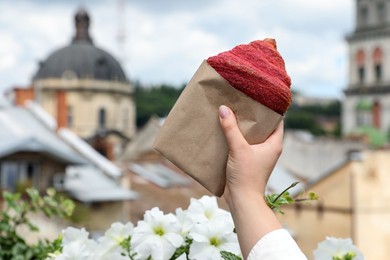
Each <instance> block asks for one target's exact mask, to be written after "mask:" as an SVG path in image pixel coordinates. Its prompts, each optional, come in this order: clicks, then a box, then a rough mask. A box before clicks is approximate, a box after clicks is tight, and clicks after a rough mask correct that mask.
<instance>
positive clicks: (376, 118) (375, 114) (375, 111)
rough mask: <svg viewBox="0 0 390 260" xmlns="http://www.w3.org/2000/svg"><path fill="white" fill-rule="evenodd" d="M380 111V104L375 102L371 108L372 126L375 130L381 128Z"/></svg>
mask: <svg viewBox="0 0 390 260" xmlns="http://www.w3.org/2000/svg"><path fill="white" fill-rule="evenodd" d="M381 110H382V108H381V104H380V103H379V101H375V102H374V105H373V107H372V124H373V126H374V127H375V128H377V129H380V127H381Z"/></svg>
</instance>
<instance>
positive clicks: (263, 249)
mask: <svg viewBox="0 0 390 260" xmlns="http://www.w3.org/2000/svg"><path fill="white" fill-rule="evenodd" d="M258 259H259V260H285V259H288V260H307V258H306V256H305V255H304V254H303V253H302V251H301V249H300V248H299V247H298V245H297V243H296V242H295V240H294V239H293V238H292V237H291V235H290V234H289V233H288V232H287V230H285V229H277V230H274V231H271V232H269V233H268V234H266V235H265V236H264V237H262V238H261V239H260V240H259V241H257V243H256V244H255V246H254V247H253V248H252V250H251V251H250V253H249V256H248V259H247V260H258Z"/></svg>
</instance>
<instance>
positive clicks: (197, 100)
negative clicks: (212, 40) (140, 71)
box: [154, 61, 283, 196]
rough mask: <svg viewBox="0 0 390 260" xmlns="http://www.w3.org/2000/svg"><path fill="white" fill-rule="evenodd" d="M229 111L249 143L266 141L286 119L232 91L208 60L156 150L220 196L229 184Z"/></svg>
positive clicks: (184, 94)
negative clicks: (225, 127) (223, 117)
mask: <svg viewBox="0 0 390 260" xmlns="http://www.w3.org/2000/svg"><path fill="white" fill-rule="evenodd" d="M221 105H226V106H228V107H230V108H231V109H232V110H233V111H234V113H235V115H236V117H237V120H238V125H239V128H240V130H241V132H242V133H243V135H244V137H245V139H246V140H247V141H248V143H250V144H255V143H261V142H263V141H265V139H267V137H268V136H269V135H270V134H271V133H272V132H273V131H274V129H275V128H276V127H277V125H278V124H279V122H280V121H281V120H282V119H283V116H282V115H280V114H278V113H276V112H274V111H273V110H271V109H269V108H267V107H265V106H264V105H262V104H261V103H259V102H257V101H255V100H253V99H251V98H250V97H248V96H246V95H245V94H244V93H242V92H240V91H239V90H237V89H235V88H234V87H232V86H231V85H230V84H229V83H228V82H227V81H226V80H225V79H223V78H222V77H221V76H220V75H219V74H218V73H217V72H216V71H215V70H214V69H213V68H212V67H211V66H210V65H208V64H207V62H206V61H203V63H202V64H201V65H200V67H199V68H198V70H197V71H196V73H195V74H194V76H193V77H192V79H191V80H190V82H189V83H188V84H187V86H186V87H185V89H184V90H183V92H182V94H181V95H180V97H179V99H178V100H177V102H176V103H175V105H174V107H173V108H172V110H171V111H170V113H169V115H168V117H167V118H166V120H165V122H164V125H163V127H162V129H161V130H160V133H159V135H158V136H157V138H156V140H155V143H154V148H155V149H156V150H157V151H158V152H160V153H161V154H162V155H163V156H164V157H166V158H167V159H168V160H169V161H171V162H172V163H173V164H175V165H176V166H177V167H179V168H180V169H181V170H183V171H184V172H185V173H187V174H188V175H190V176H191V177H192V178H194V179H195V180H196V181H198V182H199V183H200V184H202V185H203V186H204V187H205V188H206V189H207V190H209V191H210V192H211V193H213V194H215V195H216V196H222V194H223V192H224V188H225V183H226V176H225V172H226V163H227V158H228V147H227V143H226V140H225V136H224V134H223V132H222V128H221V126H220V123H219V114H218V109H219V106H221Z"/></svg>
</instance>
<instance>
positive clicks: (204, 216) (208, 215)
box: [187, 196, 233, 223]
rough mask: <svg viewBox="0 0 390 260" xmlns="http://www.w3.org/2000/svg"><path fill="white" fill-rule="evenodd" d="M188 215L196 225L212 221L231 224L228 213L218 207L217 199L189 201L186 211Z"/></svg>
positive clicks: (206, 198)
mask: <svg viewBox="0 0 390 260" xmlns="http://www.w3.org/2000/svg"><path fill="white" fill-rule="evenodd" d="M187 213H188V215H189V216H190V218H192V220H193V221H194V222H196V223H204V222H207V221H210V220H213V219H220V220H221V219H223V220H221V221H230V222H231V223H233V220H232V217H231V215H230V213H229V212H228V211H226V210H223V209H221V208H219V207H218V203H217V198H216V197H210V196H203V197H202V198H200V199H198V200H197V199H193V198H192V199H191V202H190V205H189V207H188V210H187Z"/></svg>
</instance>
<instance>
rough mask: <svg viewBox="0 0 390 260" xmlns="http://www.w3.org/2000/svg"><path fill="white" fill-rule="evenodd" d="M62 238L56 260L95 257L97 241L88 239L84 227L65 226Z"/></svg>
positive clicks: (80, 259) (81, 259) (82, 259)
mask: <svg viewBox="0 0 390 260" xmlns="http://www.w3.org/2000/svg"><path fill="white" fill-rule="evenodd" d="M62 234H63V238H62V245H63V249H62V253H61V254H60V255H58V256H57V257H56V258H55V259H57V260H73V259H74V260H76V259H77V260H87V259H95V252H96V248H97V243H96V242H95V241H94V240H91V239H88V236H89V233H88V232H87V231H86V230H85V229H84V228H82V229H77V228H73V227H68V228H66V229H65V230H64V231H63V232H62Z"/></svg>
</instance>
